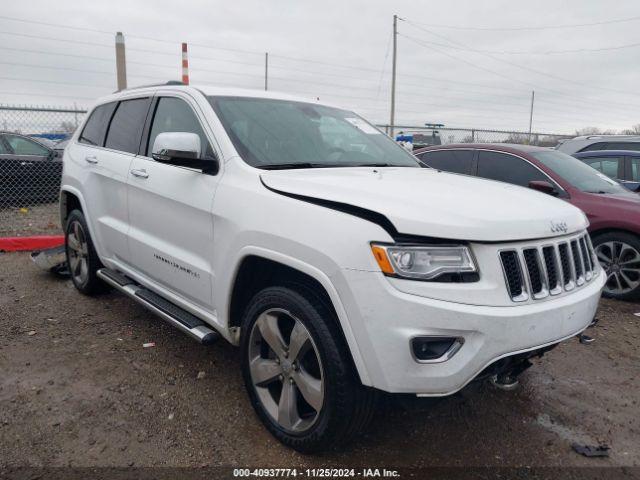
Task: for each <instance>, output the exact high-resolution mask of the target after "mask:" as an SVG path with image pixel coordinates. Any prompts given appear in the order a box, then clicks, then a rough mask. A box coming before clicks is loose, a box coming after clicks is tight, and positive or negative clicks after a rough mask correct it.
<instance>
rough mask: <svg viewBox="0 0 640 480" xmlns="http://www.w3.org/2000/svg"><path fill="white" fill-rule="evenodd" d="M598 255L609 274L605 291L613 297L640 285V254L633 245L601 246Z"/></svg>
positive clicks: (610, 243)
mask: <svg viewBox="0 0 640 480" xmlns="http://www.w3.org/2000/svg"><path fill="white" fill-rule="evenodd" d="M595 250H596V255H597V256H598V260H599V261H600V265H602V268H603V269H604V270H605V272H606V274H607V283H606V285H605V287H604V289H605V291H606V292H607V293H609V294H611V295H622V294H625V293H629V292H631V291H632V290H635V289H636V288H637V287H638V286H639V285H640V252H638V251H637V250H636V249H635V248H634V247H632V246H631V245H629V244H627V243H624V242H619V241H611V242H605V243H601V244H599V245H598V246H597V247H596V248H595Z"/></svg>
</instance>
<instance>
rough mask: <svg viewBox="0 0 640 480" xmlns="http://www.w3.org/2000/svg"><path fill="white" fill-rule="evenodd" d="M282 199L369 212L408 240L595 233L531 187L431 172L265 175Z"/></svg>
mask: <svg viewBox="0 0 640 480" xmlns="http://www.w3.org/2000/svg"><path fill="white" fill-rule="evenodd" d="M260 177H261V179H262V182H263V183H264V185H265V186H266V187H267V188H269V189H271V190H273V191H275V192H279V193H283V194H289V195H295V196H302V197H307V198H309V199H314V200H323V201H328V202H336V203H338V204H343V205H348V206H351V207H357V208H360V209H366V210H369V211H372V212H375V213H376V214H379V215H383V216H384V217H386V219H388V220H389V221H390V222H391V223H392V224H393V227H395V229H396V230H397V232H399V233H400V234H405V235H420V236H426V237H437V238H443V239H451V240H469V241H474V240H475V241H482V242H500V241H512V240H528V239H535V238H548V237H553V236H560V235H565V234H568V233H573V232H576V231H580V230H583V229H585V228H586V227H587V220H586V217H585V216H584V214H583V213H582V212H581V211H580V210H579V209H577V208H576V207H574V206H572V205H570V204H569V203H567V202H564V201H562V200H558V199H556V198H553V197H551V196H549V195H546V194H543V193H540V192H535V191H533V190H529V189H527V188H522V187H517V186H513V185H509V184H506V183H502V182H495V181H491V180H482V179H478V178H474V177H469V176H466V175H456V174H451V173H445V172H440V171H438V170H434V169H428V168H394V167H390V168H370V167H360V168H316V169H303V170H274V171H267V172H264V173H262V174H261V176H260Z"/></svg>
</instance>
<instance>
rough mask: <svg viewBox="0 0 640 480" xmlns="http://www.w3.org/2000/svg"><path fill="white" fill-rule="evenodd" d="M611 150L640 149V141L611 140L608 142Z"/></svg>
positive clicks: (636, 150)
mask: <svg viewBox="0 0 640 480" xmlns="http://www.w3.org/2000/svg"><path fill="white" fill-rule="evenodd" d="M607 148H608V149H609V150H633V151H635V152H638V151H640V142H609V143H608V144H607Z"/></svg>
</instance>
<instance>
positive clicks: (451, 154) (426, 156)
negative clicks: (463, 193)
mask: <svg viewBox="0 0 640 480" xmlns="http://www.w3.org/2000/svg"><path fill="white" fill-rule="evenodd" d="M473 154H474V152H473V150H438V151H435V152H425V153H422V154H419V155H418V158H419V159H420V160H422V161H423V162H424V163H426V164H427V165H429V166H430V167H432V168H437V169H438V170H444V171H445V172H453V173H463V174H465V175H471V174H472V173H473V172H472V171H471V169H472V168H473Z"/></svg>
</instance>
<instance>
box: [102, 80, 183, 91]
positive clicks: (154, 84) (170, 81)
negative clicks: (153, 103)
mask: <svg viewBox="0 0 640 480" xmlns="http://www.w3.org/2000/svg"><path fill="white" fill-rule="evenodd" d="M167 85H174V86H178V85H184V86H186V83H183V82H181V81H180V80H169V81H168V82H164V83H150V84H148V85H138V86H137V87H129V88H125V89H123V90H116V91H115V92H113V93H118V92H126V91H129V90H137V89H139V88H149V87H164V86H167Z"/></svg>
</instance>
